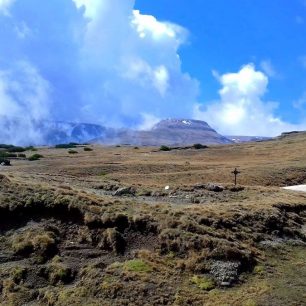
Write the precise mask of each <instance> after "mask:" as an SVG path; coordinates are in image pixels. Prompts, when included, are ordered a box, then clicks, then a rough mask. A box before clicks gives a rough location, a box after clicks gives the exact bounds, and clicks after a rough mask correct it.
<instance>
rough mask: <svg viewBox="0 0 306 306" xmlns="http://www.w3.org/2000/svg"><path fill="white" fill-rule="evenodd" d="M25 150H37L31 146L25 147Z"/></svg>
mask: <svg viewBox="0 0 306 306" xmlns="http://www.w3.org/2000/svg"><path fill="white" fill-rule="evenodd" d="M25 149H26V151H33V152H34V151H37V149H36V148H35V147H33V146H29V147H26V148H25Z"/></svg>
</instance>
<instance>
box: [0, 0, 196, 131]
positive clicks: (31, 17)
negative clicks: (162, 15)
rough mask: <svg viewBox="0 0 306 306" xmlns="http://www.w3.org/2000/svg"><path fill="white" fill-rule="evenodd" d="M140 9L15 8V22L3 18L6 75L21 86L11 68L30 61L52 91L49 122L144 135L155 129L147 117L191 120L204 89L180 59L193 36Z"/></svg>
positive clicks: (60, 0) (78, 2) (36, 1)
mask: <svg viewBox="0 0 306 306" xmlns="http://www.w3.org/2000/svg"><path fill="white" fill-rule="evenodd" d="M0 1H1V0H0ZM2 2H3V0H2ZM3 3H4V2H3ZM7 3H8V2H7ZM134 5H135V1H134V0H124V1H123V0H53V1H46V2H44V6H42V5H41V0H31V1H30V2H29V1H23V0H15V1H14V2H13V3H11V6H12V7H11V10H10V14H11V15H10V18H9V21H7V20H5V19H4V18H5V17H4V16H1V15H0V26H1V25H2V24H5V28H4V30H3V35H0V45H1V46H2V49H1V54H0V70H4V69H6V70H11V71H12V74H14V73H16V75H12V77H11V79H12V80H14V78H17V77H18V73H17V72H16V71H15V70H14V69H11V68H12V67H11V65H12V64H11V63H15V62H18V61H20V60H24V59H26V60H27V62H28V63H29V65H31V66H32V67H36V69H37V71H39V74H40V76H41V78H42V79H44V80H46V81H47V82H48V83H49V84H50V86H51V87H52V103H53V108H52V110H53V111H52V114H49V117H48V119H49V120H60V121H78V122H93V123H100V124H104V125H111V126H117V127H118V126H128V127H137V126H140V125H142V124H144V125H146V126H148V124H147V122H148V120H147V119H146V118H148V117H145V116H144V115H143V114H147V116H151V118H164V117H191V116H192V109H193V105H194V104H195V103H196V102H197V98H198V95H199V84H198V82H197V80H195V79H193V78H192V77H190V76H189V75H188V74H187V73H184V72H183V71H182V70H181V60H180V58H179V55H178V51H179V48H180V46H181V45H182V43H184V42H185V41H186V38H187V35H188V31H187V30H186V29H184V28H183V27H181V26H179V25H176V24H173V23H171V22H164V21H159V20H157V19H156V18H155V17H154V16H150V15H143V14H141V12H139V11H137V10H135V9H134ZM25 6H27V7H25ZM3 7H4V6H3ZM6 7H8V4H7V5H6ZM15 13H16V15H14V14H15ZM17 13H18V14H17ZM1 18H2V19H1ZM1 22H2V23H1ZM3 63H6V64H3ZM8 95H9V94H8V93H7V96H8ZM11 98H12V99H13V97H11ZM7 99H8V97H7ZM1 103H3V102H1V101H0V104H1ZM20 103H21V102H20V101H18V103H17V104H16V105H17V106H20ZM29 107H30V106H29ZM21 109H22V108H19V110H20V111H21ZM6 111H7V112H9V110H8V108H6Z"/></svg>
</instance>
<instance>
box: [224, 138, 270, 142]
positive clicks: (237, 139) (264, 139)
mask: <svg viewBox="0 0 306 306" xmlns="http://www.w3.org/2000/svg"><path fill="white" fill-rule="evenodd" d="M225 137H226V138H228V139H230V140H231V141H233V142H234V143H243V142H255V141H267V140H270V139H272V138H273V137H263V136H225Z"/></svg>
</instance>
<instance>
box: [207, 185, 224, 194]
mask: <svg viewBox="0 0 306 306" xmlns="http://www.w3.org/2000/svg"><path fill="white" fill-rule="evenodd" d="M205 189H206V190H209V191H214V192H222V191H223V190H224V187H223V186H221V185H215V184H212V183H209V184H206V185H205Z"/></svg>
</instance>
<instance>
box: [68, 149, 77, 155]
mask: <svg viewBox="0 0 306 306" xmlns="http://www.w3.org/2000/svg"><path fill="white" fill-rule="evenodd" d="M68 153H69V154H78V153H79V152H78V151H75V150H69V151H68Z"/></svg>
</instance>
